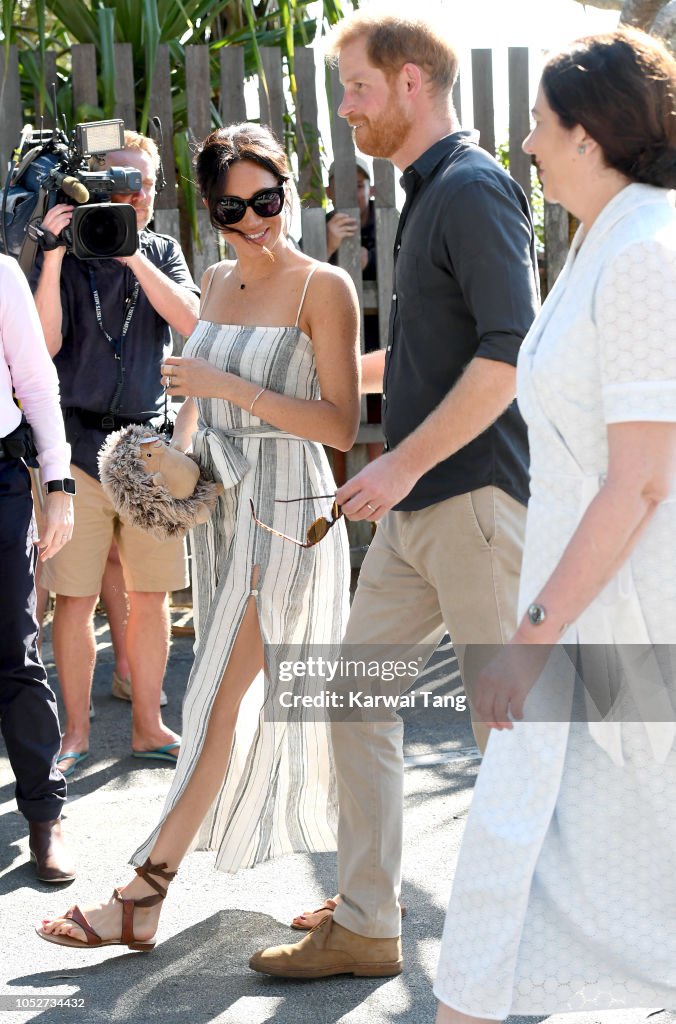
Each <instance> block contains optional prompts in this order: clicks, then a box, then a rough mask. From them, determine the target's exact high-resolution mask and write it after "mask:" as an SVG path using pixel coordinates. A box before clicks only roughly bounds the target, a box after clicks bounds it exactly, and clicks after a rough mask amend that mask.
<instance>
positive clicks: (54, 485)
mask: <svg viewBox="0 0 676 1024" xmlns="http://www.w3.org/2000/svg"><path fill="white" fill-rule="evenodd" d="M45 490H46V491H47V494H51V493H52V492H53V491H64V492H65V493H66V494H75V481H74V480H73V478H72V476H64V478H63V480H48V481H47V484H46V487H45Z"/></svg>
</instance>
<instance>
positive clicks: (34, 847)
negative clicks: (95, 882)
mask: <svg viewBox="0 0 676 1024" xmlns="http://www.w3.org/2000/svg"><path fill="white" fill-rule="evenodd" d="M28 824H29V835H30V840H29V844H28V845H29V848H30V852H31V860H32V861H33V862H34V864H35V873H36V875H37V876H38V878H39V880H40V881H41V882H54V883H60V882H72V881H73V879H74V878H75V870H74V868H73V862H72V861H71V859H70V857H69V855H68V851H67V849H66V844H65V843H64V840H63V835H62V833H61V819H60V818H57V819H56V820H55V821H31V822H29V823H28Z"/></svg>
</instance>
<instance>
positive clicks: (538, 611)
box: [526, 604, 547, 626]
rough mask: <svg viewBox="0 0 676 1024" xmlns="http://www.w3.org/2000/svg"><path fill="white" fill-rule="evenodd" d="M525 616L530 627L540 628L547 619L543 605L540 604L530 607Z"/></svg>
mask: <svg viewBox="0 0 676 1024" xmlns="http://www.w3.org/2000/svg"><path fill="white" fill-rule="evenodd" d="M526 615H527V616H528V621H529V622H530V624H531V626H541V625H542V623H543V622H544V621H545V619H546V618H547V612H546V611H545V609H544V605H541V604H532V605H530V607H529V608H528V611H527V612H526Z"/></svg>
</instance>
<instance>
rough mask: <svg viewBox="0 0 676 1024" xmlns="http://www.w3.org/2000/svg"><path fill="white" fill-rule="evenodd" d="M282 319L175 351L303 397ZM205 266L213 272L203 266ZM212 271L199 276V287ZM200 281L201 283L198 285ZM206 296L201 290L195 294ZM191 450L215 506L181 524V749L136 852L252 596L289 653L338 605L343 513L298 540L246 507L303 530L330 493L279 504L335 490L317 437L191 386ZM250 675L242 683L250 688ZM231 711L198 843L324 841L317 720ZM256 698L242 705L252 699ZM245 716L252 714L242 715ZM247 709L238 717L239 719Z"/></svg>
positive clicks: (181, 768) (290, 848)
mask: <svg viewBox="0 0 676 1024" xmlns="http://www.w3.org/2000/svg"><path fill="white" fill-rule="evenodd" d="M311 274H312V271H311V272H310V274H309V275H308V278H307V280H306V283H305V288H304V290H303V295H302V298H301V301H300V306H299V308H298V315H297V317H296V323H295V325H294V326H293V327H255V326H240V325H233V324H219V323H212V322H209V321H206V320H200V321H199V322H198V324H197V327H196V328H195V331H194V332H193V334H192V335H191V337H190V338H189V339H188V342H187V344H186V347H185V350H184V355H185V356H191V357H201V358H203V359H207V360H209V362H211V363H213V364H214V365H215V366H217V367H218V368H219V369H221V370H226V371H229V372H231V373H234V374H237V375H238V376H240V377H242V378H244V379H246V380H250V381H253V382H254V383H256V384H258V385H259V386H260V387H266V388H268V389H270V390H271V391H275V392H278V393H281V394H285V395H289V396H292V397H294V398H302V399H306V400H309V401H312V400H317V399H318V398H319V397H320V392H319V380H318V377H317V370H316V365H315V359H314V353H313V348H312V341H311V339H310V338H309V337H308V336H307V335H306V334H304V333H303V332H302V331H301V330H300V328H299V326H298V321H299V318H300V313H301V309H302V305H303V301H304V298H305V293H306V290H307V286H308V283H309V280H310V277H311ZM212 279H213V275H212ZM210 285H211V280H210V281H209V286H208V287H210ZM207 294H208V288H207ZM205 302H206V294H205V296H204V299H203V305H204V303H205ZM197 405H198V410H199V428H198V432H197V434H196V435H195V436H194V439H193V450H194V452H195V454H196V455H197V456H198V458H199V461H200V463H201V464H202V465H204V466H205V467H206V469H207V470H208V471H210V472H211V474H212V475H213V477H214V479H216V480H222V481H223V483H224V485H225V493H224V494H223V495H222V496H221V498H220V499H219V504H218V508H217V510H216V512H215V513H214V515H213V516H212V518H211V519H210V520H209V522H207V523H206V524H204V525H202V526H199V527H198V528H197V529H196V530H194V531H193V533H192V550H193V581H192V585H193V601H194V616H195V635H196V643H195V661H194V664H193V668H192V671H191V674H190V679H189V682H188V687H187V691H186V695H185V701H184V705H183V738H182V745H181V753H180V757H179V759H178V763H177V766H176V772H175V776H174V781H173V783H172V786H171V789H170V790H169V794H168V796H167V799H166V802H165V805H164V809H163V812H162V817H161V819H160V822H159V824H158V825H157V827H156V828H155V829H154V831H153V832H152V833H151V835H150V836H149V837H148V839H147V840H146V841H145V842H144V843H143V845H142V846H141V847H139V849H138V850H137V851H136V852H135V853H134V854H133V856H132V863H134V864H140V863H142V862H143V861H144V860H145V858H146V857H147V856H149V854H150V851H151V849H152V846H153V843H154V842H155V839H156V837H157V834H158V832H159V829H160V827H161V825H162V823H163V821H164V820H165V818H166V816H167V814H168V813H169V811H170V810H171V809H172V808H173V807H174V806H175V804H176V802H177V800H178V799H179V797H180V796H181V794H182V793H183V791H184V790H185V787H186V785H187V783H188V781H189V779H190V776H191V773H192V771H193V769H194V767H195V765H196V763H197V761H198V758H199V756H200V751H201V749H202V744H203V742H204V739H205V736H206V731H207V726H208V723H209V714H210V711H211V706H212V703H213V700H214V697H215V696H216V693H217V691H218V687H219V683H220V681H221V678H222V675H223V672H224V670H225V667H226V665H227V663H228V658H229V656H230V652H231V650H232V647H233V643H234V641H235V638H236V636H237V632H238V629H239V626H240V623H241V621H242V618H243V615H244V612H245V609H246V605H247V601H248V599H249V598H250V596H251V595H253V596H254V598H255V601H256V605H257V609H258V620H259V624H260V630H261V635H262V638H263V642H264V643H265V644H269V645H275V647H276V648H277V652H279V651H280V650H281V651H282V652H284V651H286V650H287V647H288V649H289V651H288V652H289V655H290V656H291V657H292V658H294V659H295V658H306V657H307V656H309V655H310V654H311V653H312V650H313V648H314V646H315V645H322V651H323V652H324V651H325V650H326V649H327V648H331V649H336V648H337V645H338V644H339V642H340V640H341V638H342V635H343V632H344V627H345V624H346V622H347V614H348V609H349V601H348V593H349V552H348V545H347V534H346V531H345V527H344V524H343V522H342V521H341V522H340V523H338V524H337V525H336V526H335V527H334V528H333V529H331V530H330V531H329V532H328V535H327V536H326V537H325V538H324V539H323V540H322V542H321V543H320V544H318V545H316V546H315V547H312V548H308V549H303V548H300V547H297V546H296V545H295V544H290V543H288V541H284V540H282V539H281V538H279V537H276V536H274V535H273V534H270V533H268V532H267V531H266V530H262V529H260V527H258V526H256V524H255V523H254V522H253V520H252V517H251V508H250V503H249V499H252V500H253V503H254V507H255V510H256V515H257V516H258V518H259V519H260V520H261V522H264V523H267V524H269V525H270V526H272V527H274V529H276V530H279V531H280V532H281V533H285V534H287V535H289V536H291V537H296V538H298V539H302V538H303V537H304V536H305V531H306V529H307V526H308V525H309V523H310V522H312V520H313V519H314V518H316V517H317V516H318V515H327V516H328V514H329V509H330V501H328V502H327V500H323V501H317V502H313V501H309V502H305V501H302V502H296V503H291V504H281V503H276V499H277V501H278V500H279V499H284V498H299V497H306V496H311V495H325V494H332V493H333V492H334V491H335V482H334V480H333V477H332V474H331V470H330V467H329V464H328V460H327V458H326V454H325V452H324V449H323V447H322V445H321V444H319V443H317V442H313V441H308V440H305V439H304V438H300V437H296V436H293V435H290V434H286V433H284V432H283V431H280V430H278V429H277V428H276V427H273V426H271V425H270V424H268V423H265V422H263V421H261V420H260V419H258V417H257V416H255V415H252V414H249V412H248V411H247V410H243V409H240V408H239V407H237V406H235V405H232V404H231V403H229V402H226V401H223V400H222V399H213V398H200V399H197ZM261 681H262V680H261V678H260V677H259V679H258V680H257V682H256V683H254V684H253V687H252V689H257V690H258V691H260V689H261V687H260V684H261ZM247 705H248V706H249V713H248V715H247V714H246V713H245V712H243V711H242V710H240V716H239V719H238V723H237V729H236V733H235V743H234V747H233V753H232V756H231V758H230V762H229V765H228V770H227V773H226V777H225V781H224V784H223V786H222V787H221V790H220V792H219V794H218V796H217V798H216V800H215V801H214V804H213V805H212V808H211V810H210V812H209V814H208V815H207V817H206V819H205V821H204V823H203V825H202V828H201V830H200V833H199V836H198V838H197V843H196V847H197V848H198V849H206V850H215V851H216V852H217V857H216V866H217V867H218V868H219V869H221V870H223V871H236V870H237V869H238V868H240V867H252V866H254V865H255V864H258V863H260V862H261V861H264V860H267V859H268V858H271V857H275V856H280V855H283V854H287V853H292V852H300V851H325V850H331V849H335V823H336V798H335V785H334V777H333V762H332V753H331V745H330V731H329V725H328V723H327V722H323V721H310V720H302V719H301V720H300V721H298V720H297V719H296V720H294V721H280V720H275V719H278V718H279V716H278V715H270V714H269V713H268V714H267V715H266V713H265V708H264V706H263V697H262V696H261V697H260V699H258V700H253V701H252V700H251V693H250V694H247V698H245V700H244V702H243V704H242V708H245V707H246V706H247ZM252 705H253V708H252ZM252 717H253V721H252ZM244 718H247V719H248V720H246V721H245V720H243V719H244Z"/></svg>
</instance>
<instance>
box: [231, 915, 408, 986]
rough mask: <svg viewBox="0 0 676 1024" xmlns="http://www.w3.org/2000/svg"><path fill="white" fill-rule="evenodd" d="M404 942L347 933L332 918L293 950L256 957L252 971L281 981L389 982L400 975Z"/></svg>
mask: <svg viewBox="0 0 676 1024" xmlns="http://www.w3.org/2000/svg"><path fill="white" fill-rule="evenodd" d="M402 966H403V960H402V958H401V939H400V938H396V939H367V938H365V937H364V936H363V935H357V934H356V932H351V931H348V929H347V928H343V927H342V926H341V925H339V924H337V922H336V921H334V920H333V916H332V915H329V917H327V918H326V919H325V920H324V921H322V922H321V924H318V925H317V927H316V928H313V929H312V931H311V932H310V933H309V935H306V936H305V938H304V939H301V941H300V942H297V943H296V944H295V945H290V946H272V947H271V948H270V949H262V950H260V952H258V953H254V955H253V956H252V957H251V960H250V961H249V967H250V968H251V969H252V970H253V971H258V972H259V973H260V974H274V975H275V976H276V977H279V978H328V977H330V976H331V975H333V974H354V976H355V977H356V978H390V977H392V976H394V975H395V974H401V969H402Z"/></svg>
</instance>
